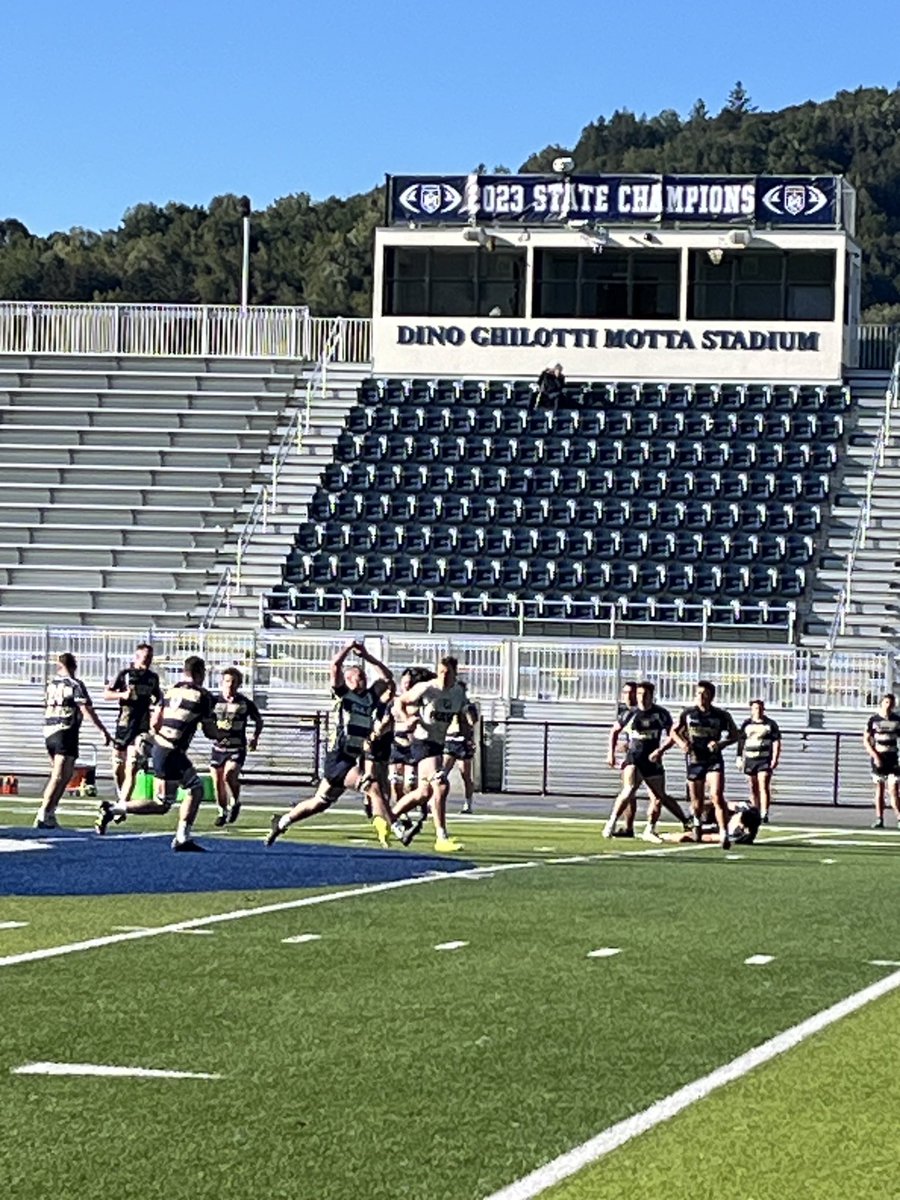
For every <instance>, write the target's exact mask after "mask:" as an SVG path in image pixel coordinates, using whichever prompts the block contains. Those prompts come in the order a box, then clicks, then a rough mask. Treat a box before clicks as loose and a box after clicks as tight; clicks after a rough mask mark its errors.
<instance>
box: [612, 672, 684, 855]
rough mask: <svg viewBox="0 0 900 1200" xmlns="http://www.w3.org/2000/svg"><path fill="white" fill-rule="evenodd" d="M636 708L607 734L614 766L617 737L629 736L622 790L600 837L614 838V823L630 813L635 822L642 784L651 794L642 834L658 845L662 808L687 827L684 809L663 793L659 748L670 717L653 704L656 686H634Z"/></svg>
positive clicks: (664, 737) (623, 765) (664, 791)
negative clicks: (638, 795)
mask: <svg viewBox="0 0 900 1200" xmlns="http://www.w3.org/2000/svg"><path fill="white" fill-rule="evenodd" d="M635 690H636V701H637V703H636V705H635V707H634V708H631V709H629V710H628V711H627V712H625V713H623V714H622V715H621V716H620V717H619V719H618V721H617V722H616V724H615V725H614V726H613V728H612V730H611V732H610V739H609V757H610V759H611V760H612V762H613V764H614V763H615V755H616V746H617V744H618V739H619V734H620V733H625V734H626V735H627V737H628V747H627V749H626V752H625V761H624V763H623V764H622V790H621V791H620V792H619V794H618V796H617V797H616V799H615V803H614V804H613V809H612V812H611V813H610V817H609V820H608V821H607V822H606V824H605V825H604V826H603V836H604V837H605V838H611V837H614V836H615V830H616V822H617V821H618V820H619V818H620V817H622V816H623V815H624V814H625V813H627V812H628V811H629V810H631V814H632V815H631V820H632V821H633V820H634V815H633V814H634V808H635V807H636V800H637V793H638V789H639V788H640V786H641V784H644V786H645V787H646V788H647V791H648V792H649V793H650V802H649V804H648V806H647V824H646V826H645V828H644V832H643V834H642V835H641V836H642V837H643V839H644V841H645V842H661V841H662V838H661V837H660V835H659V833H658V832H657V829H656V826H657V822H658V821H659V817H660V813H661V812H662V809H663V806H665V807H666V808H667V809H668V810H669V812H671V813H673V814H674V815H675V816H676V817H677V818H678V820H679V821H680V822H681V824H682V826H683V827H685V826H687V827H688V828H689V827H690V822H689V821H688V819H687V817H686V815H685V813H684V810H683V809H682V807H681V805H680V804H679V803H678V801H677V800H675V799H674V798H672V797H671V796H668V795H667V794H666V776H665V770H664V768H663V765H662V761H661V759H662V753H661V750H660V748H661V746H662V744H663V740H664V739H666V738H668V735H669V734H670V733H671V730H672V717H671V715H670V714H669V711H668V709H665V708H662V707H661V706H660V705H658V704H656V703H655V693H656V689H655V686H654V685H653V684H652V683H650V682H649V681H647V680H645V681H644V682H643V683H639V684H637V685H636V689H635Z"/></svg>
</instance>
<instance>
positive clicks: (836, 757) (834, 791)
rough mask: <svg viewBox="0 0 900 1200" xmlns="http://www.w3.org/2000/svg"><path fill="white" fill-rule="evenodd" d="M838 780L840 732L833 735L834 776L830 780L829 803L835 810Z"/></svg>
mask: <svg viewBox="0 0 900 1200" xmlns="http://www.w3.org/2000/svg"><path fill="white" fill-rule="evenodd" d="M840 779H841V735H840V732H838V733H836V734H835V735H834V774H833V776H832V780H831V803H832V804H833V805H834V806H835V808H837V806H838V805H839V804H840V802H841V799H840Z"/></svg>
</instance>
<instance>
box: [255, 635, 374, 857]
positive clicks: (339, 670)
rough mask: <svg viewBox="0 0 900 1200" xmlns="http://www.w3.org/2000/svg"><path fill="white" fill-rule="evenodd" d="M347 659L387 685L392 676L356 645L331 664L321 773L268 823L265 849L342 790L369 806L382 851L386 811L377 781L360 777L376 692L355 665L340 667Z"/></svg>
mask: <svg viewBox="0 0 900 1200" xmlns="http://www.w3.org/2000/svg"><path fill="white" fill-rule="evenodd" d="M350 654H356V655H357V656H358V657H359V658H361V659H362V660H363V662H365V663H369V665H370V666H371V667H372V668H373V669H374V670H375V671H376V672H377V673H378V675H379V676H380V678H381V679H386V680H388V682H392V681H393V678H394V677H393V675H392V674H391V672H390V671H389V670H388V668H387V667H386V666H385V665H384V663H383V662H379V660H378V659H377V658H375V657H374V656H373V655H371V654H370V653H369V652H368V650H367V649H366V648H365V646H364V645H363V644H362V643H361V642H349V643H348V644H347V645H346V646H345V647H344V648H343V650H341V651H340V652H339V653H338V654H336V655H335V657H334V658H333V659H332V662H331V693H332V696H333V697H334V722H333V724H332V727H331V737H330V740H329V743H328V752H327V753H326V755H325V763H324V765H323V768H322V774H323V779H322V782H321V783H320V784H319V786H318V788H317V790H316V793H315V795H314V796H310V797H309V799H307V800H301V801H300V802H299V803H298V804H295V805H294V807H293V808H292V809H290V810H289V811H288V812H286V813H282V814H281V815H280V816H274V817H273V818H272V828H271V829H270V830H269V833H268V835H267V836H266V839H265V842H266V845H267V846H271V845H273V844H274V842H275V841H276V840H277V839H278V838H280V837H281V835H282V834H283V833H285V832H286V831H287V830H288V829H290V827H291V826H292V825H295V824H296V823H297V822H298V821H305V820H307V819H308V818H309V817H314V816H315V815H316V813H321V812H324V811H325V810H326V809H327V808H330V807H331V806H332V804H334V803H336V801H338V800H340V798H341V796H343V794H344V792H345V791H346V790H347V789H348V788H355V789H357V790H359V791H361V792H362V793H363V795H364V796H365V797H366V799H367V800H368V801H369V803H370V804H371V806H372V814H373V815H372V824H373V825H374V827H375V832H376V834H377V836H378V840H379V842H380V843H381V845H382V846H387V844H388V842H389V840H390V833H391V819H392V818H391V811H390V808H389V807H388V804H387V801H386V800H385V797H384V795H383V794H382V791H381V788H380V787H379V785H378V781H377V780H376V779H375V778H374V776H372V775H368V774H366V770H365V755H366V753H367V750H368V748H369V745H370V741H371V737H372V733H373V730H374V728H375V721H376V719H377V716H378V704H379V696H378V689H376V688H375V687H374V686H370V685H369V684H368V682H367V680H366V672H365V669H364V668H363V667H361V666H352V667H347V668H346V669H345V668H344V661H345V659H346V658H347V657H348V655H350Z"/></svg>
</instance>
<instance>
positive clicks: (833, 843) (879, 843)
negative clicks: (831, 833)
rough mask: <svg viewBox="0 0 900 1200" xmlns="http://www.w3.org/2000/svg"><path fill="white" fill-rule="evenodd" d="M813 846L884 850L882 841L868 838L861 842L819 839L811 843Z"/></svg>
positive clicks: (858, 839) (852, 839)
mask: <svg viewBox="0 0 900 1200" xmlns="http://www.w3.org/2000/svg"><path fill="white" fill-rule="evenodd" d="M810 845H813V846H876V847H877V848H878V849H879V850H884V849H885V845H884V841H875V839H874V838H869V839H868V840H867V841H863V840H862V838H832V837H821V838H816V839H815V841H811V842H810Z"/></svg>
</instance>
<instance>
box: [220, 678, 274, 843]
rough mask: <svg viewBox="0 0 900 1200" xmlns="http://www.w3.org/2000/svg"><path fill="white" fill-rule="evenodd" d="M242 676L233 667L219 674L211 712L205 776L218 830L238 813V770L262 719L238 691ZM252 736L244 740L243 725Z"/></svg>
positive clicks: (254, 743) (256, 737) (252, 747)
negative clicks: (208, 779) (210, 784)
mask: <svg viewBox="0 0 900 1200" xmlns="http://www.w3.org/2000/svg"><path fill="white" fill-rule="evenodd" d="M243 682H244V676H243V675H242V674H241V672H240V671H239V670H238V669H237V667H226V668H225V670H224V671H223V672H222V682H221V692H220V694H219V695H218V696H216V698H215V701H214V704H213V712H214V714H215V718H216V730H217V736H216V740H215V742H214V744H213V748H212V751H211V752H210V756H209V773H210V775H211V776H212V779H213V783H214V785H215V789H216V804H217V806H218V809H219V812H218V815H217V817H216V819H215V821H214V822H213V823H214V824H215V825H216V826H218V827H219V828H221V827H222V826H223V825H233V824H234V822H235V821H236V820H237V819H238V815H239V814H240V811H241V770H242V768H243V766H244V763H245V761H246V759H247V751H248V750H249V751H250V752H251V753H252V752H253V751H254V750H255V749H256V747H257V746H258V744H259V737H260V734H261V733H262V731H263V719H262V717H261V716H260V712H259V709H258V708H257V707H256V705H255V704H254V703H253V701H252V700H251V699H250V697H249V696H245V695H244V693H243V692H242V691H240V687H241V684H242V683H243ZM250 723H252V724H253V733H252V734H251V735H250V737H249V739H248V737H247V725H248V724H250Z"/></svg>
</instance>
